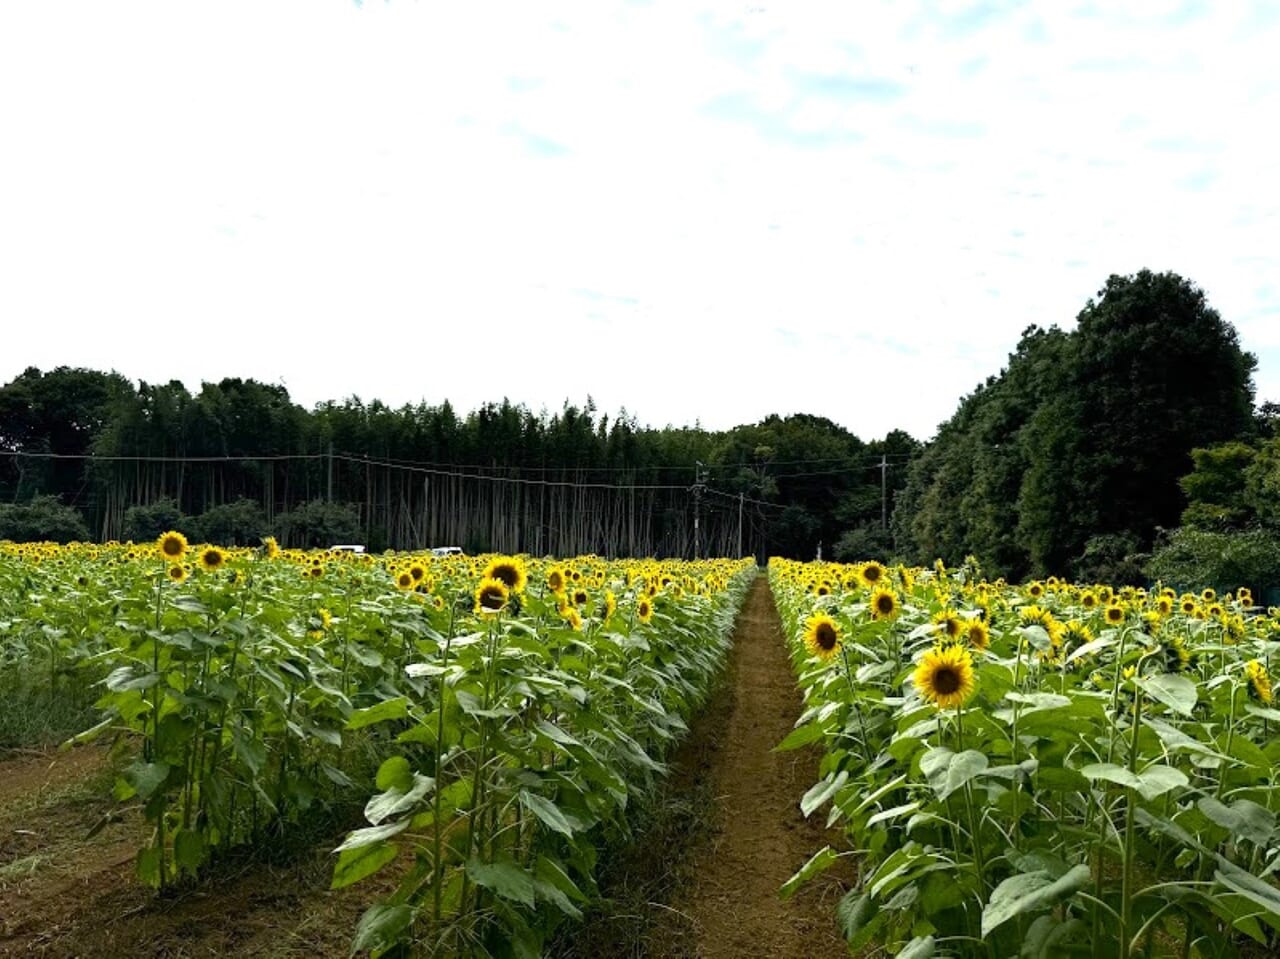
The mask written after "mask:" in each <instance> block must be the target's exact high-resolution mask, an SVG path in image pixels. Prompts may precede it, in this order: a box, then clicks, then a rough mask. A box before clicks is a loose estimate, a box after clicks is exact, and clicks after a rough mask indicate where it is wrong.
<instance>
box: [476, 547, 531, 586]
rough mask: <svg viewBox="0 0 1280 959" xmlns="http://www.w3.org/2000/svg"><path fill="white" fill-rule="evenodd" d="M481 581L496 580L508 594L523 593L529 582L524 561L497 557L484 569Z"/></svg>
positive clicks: (517, 558) (511, 557) (510, 557)
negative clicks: (505, 588)
mask: <svg viewBox="0 0 1280 959" xmlns="http://www.w3.org/2000/svg"><path fill="white" fill-rule="evenodd" d="M482 578H483V579H496V580H498V581H500V582H501V583H502V585H503V586H505V587H507V592H508V593H523V592H524V588H525V585H526V584H527V583H528V582H529V574H528V573H527V572H526V571H525V568H524V560H522V559H520V558H519V557H518V556H499V557H497V558H495V559H493V560H491V561H490V562H489V565H488V566H486V567H485V570H484V576H483V577H482Z"/></svg>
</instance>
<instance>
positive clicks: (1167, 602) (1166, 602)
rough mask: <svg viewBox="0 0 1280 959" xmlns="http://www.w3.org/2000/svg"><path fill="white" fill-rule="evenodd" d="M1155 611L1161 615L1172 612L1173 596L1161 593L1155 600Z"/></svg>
mask: <svg viewBox="0 0 1280 959" xmlns="http://www.w3.org/2000/svg"><path fill="white" fill-rule="evenodd" d="M1156 612H1157V613H1159V614H1160V615H1161V616H1168V615H1170V614H1171V613H1172V612H1173V598H1172V597H1170V596H1164V595H1161V596H1160V598H1159V599H1157V600H1156Z"/></svg>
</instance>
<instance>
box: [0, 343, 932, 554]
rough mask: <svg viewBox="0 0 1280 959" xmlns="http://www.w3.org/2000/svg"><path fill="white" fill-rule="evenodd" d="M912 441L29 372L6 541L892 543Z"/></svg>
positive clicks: (3, 468)
mask: <svg viewBox="0 0 1280 959" xmlns="http://www.w3.org/2000/svg"><path fill="white" fill-rule="evenodd" d="M918 448H919V444H918V443H916V441H915V440H913V439H912V438H911V437H910V436H908V435H907V434H906V433H903V432H900V431H899V432H894V433H891V434H890V435H889V436H887V437H886V438H884V439H883V440H878V441H871V442H864V441H862V440H860V439H859V438H858V437H856V436H854V435H853V434H852V433H850V432H849V431H848V430H846V429H844V428H843V427H840V426H838V425H837V424H835V423H833V422H831V421H830V420H826V419H823V418H821V417H815V416H808V415H794V416H786V417H783V416H770V417H768V418H766V419H765V420H763V421H761V422H760V423H756V424H751V425H744V426H739V427H735V428H733V429H730V430H726V431H710V430H704V429H701V428H698V427H696V426H695V427H673V426H667V427H663V428H652V427H645V426H641V425H640V424H639V423H638V422H637V421H636V419H635V418H634V417H633V416H630V415H628V414H627V413H626V412H625V410H624V411H623V412H621V413H620V414H619V415H617V416H614V417H610V416H608V415H607V414H600V413H599V412H598V410H597V409H596V408H595V406H594V404H593V403H591V402H590V401H589V400H588V402H587V403H586V404H584V405H582V406H577V405H573V404H570V403H566V404H565V405H564V406H563V408H562V409H560V410H558V411H555V412H554V413H548V412H545V411H541V412H536V413H535V412H534V411H532V410H530V409H528V408H527V407H525V406H522V405H519V404H514V403H512V402H510V401H509V400H505V399H504V400H503V401H501V402H499V403H492V404H486V405H484V406H482V407H481V408H480V409H478V410H474V411H472V412H469V413H466V414H464V415H460V414H458V413H457V412H456V411H455V410H454V408H453V407H452V405H451V404H450V403H448V402H447V401H446V402H444V403H441V404H439V405H430V404H425V403H423V404H419V405H416V406H404V407H401V408H399V409H393V408H390V407H388V406H386V405H385V404H383V403H381V402H378V401H376V400H375V401H372V402H368V403H366V402H364V401H362V400H360V399H358V398H349V399H347V400H344V401H341V402H336V401H333V402H325V403H321V404H319V405H318V406H316V407H315V408H314V409H311V410H306V409H304V408H302V407H301V406H299V405H298V404H297V403H294V402H293V401H292V400H291V399H290V397H289V394H288V391H287V390H286V389H285V388H284V387H282V386H276V385H270V384H264V383H260V382H256V381H254V380H242V379H224V380H221V381H220V382H217V383H205V384H203V385H202V387H201V389H200V390H199V391H198V392H195V393H193V392H191V391H189V390H188V389H187V388H186V387H185V386H184V385H183V384H182V383H179V382H170V383H167V384H159V385H156V384H148V383H145V382H144V383H140V384H138V385H137V386H136V387H135V386H134V385H133V383H132V382H131V381H129V380H128V379H126V378H125V377H123V376H122V375H120V374H118V373H114V372H111V373H104V372H99V371H94V370H84V369H67V368H59V369H55V370H51V371H48V372H41V371H40V370H38V369H28V370H26V371H25V372H24V373H22V374H21V375H20V376H18V377H16V378H15V379H14V380H12V381H11V382H9V383H8V384H6V385H5V386H4V387H2V388H0V502H3V503H6V504H8V505H7V506H4V507H0V537H6V536H7V537H9V538H13V539H18V538H44V537H43V536H40V535H38V534H40V533H41V531H42V530H43V531H47V532H46V535H48V536H51V537H52V538H62V539H70V538H97V539H103V540H106V539H124V538H132V539H135V540H140V539H145V538H148V537H149V536H150V535H153V533H154V531H156V530H157V529H163V528H168V526H169V525H181V526H185V529H184V531H186V529H189V530H192V531H193V532H194V533H195V534H196V535H198V536H200V538H208V539H210V540H215V541H219V542H228V543H243V542H246V541H255V540H256V539H257V538H258V537H260V536H261V535H264V534H266V533H271V534H273V535H276V536H278V537H280V539H281V541H282V542H284V543H285V544H286V545H298V546H328V545H333V544H334V543H337V542H359V543H362V544H365V545H367V546H369V547H370V548H372V549H376V550H381V549H384V548H423V547H426V546H433V545H459V546H462V547H464V548H465V549H467V550H468V551H473V552H479V551H483V550H491V549H492V550H503V551H524V552H529V553H534V554H538V555H543V554H555V555H574V554H578V553H587V552H593V553H599V554H601V555H670V556H691V555H694V554H699V555H732V554H736V553H739V552H741V553H742V554H743V555H756V556H758V557H760V558H761V559H763V558H764V557H766V556H768V555H770V554H772V553H779V554H782V555H812V554H813V553H814V552H815V551H816V549H817V548H818V545H819V544H821V543H825V544H827V549H828V554H830V550H831V549H832V548H833V544H834V543H835V542H836V540H838V539H839V538H840V536H841V534H843V533H846V532H848V531H850V530H855V529H863V528H866V529H875V530H877V531H879V535H880V539H881V542H882V543H883V542H887V535H886V534H885V533H884V532H883V531H882V530H881V527H882V526H884V525H885V523H884V519H885V517H886V516H887V511H886V509H885V507H886V504H887V503H888V502H889V501H890V499H891V497H892V495H893V494H894V493H895V492H896V490H897V489H898V488H899V487H900V486H901V485H902V483H903V482H905V476H906V474H905V470H904V467H905V464H906V463H907V462H908V461H909V460H910V458H911V457H912V456H913V455H914V454H915V453H916V452H917V450H918ZM6 454H7V455H6ZM882 459H883V460H884V461H885V462H892V463H893V464H894V466H895V468H894V469H893V470H892V471H888V476H887V477H886V476H883V475H882V473H881V471H878V470H877V469H876V468H875V464H876V463H879V462H881V460H882ZM886 480H887V481H886ZM882 481H883V482H882Z"/></svg>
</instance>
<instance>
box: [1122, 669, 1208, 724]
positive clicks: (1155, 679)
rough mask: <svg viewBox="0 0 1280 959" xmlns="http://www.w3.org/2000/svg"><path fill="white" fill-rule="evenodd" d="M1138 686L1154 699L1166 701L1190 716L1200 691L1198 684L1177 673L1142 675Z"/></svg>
mask: <svg viewBox="0 0 1280 959" xmlns="http://www.w3.org/2000/svg"><path fill="white" fill-rule="evenodd" d="M1137 683H1138V688H1140V689H1141V690H1142V691H1143V692H1144V693H1146V694H1147V695H1148V696H1150V697H1151V698H1152V699H1155V700H1158V701H1159V702H1161V703H1164V704H1165V705H1166V706H1168V707H1169V708H1170V709H1172V710H1173V711H1174V712H1176V713H1181V714H1182V715H1183V716H1190V715H1191V711H1192V710H1193V709H1195V706H1196V699H1197V698H1198V695H1199V693H1198V691H1197V689H1196V684H1195V683H1193V682H1192V681H1191V680H1190V679H1188V678H1187V677H1186V676H1181V675H1179V674H1177V673H1160V674H1159V675H1156V676H1142V677H1139V678H1138V680H1137Z"/></svg>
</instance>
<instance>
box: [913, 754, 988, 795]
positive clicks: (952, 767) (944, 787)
mask: <svg viewBox="0 0 1280 959" xmlns="http://www.w3.org/2000/svg"><path fill="white" fill-rule="evenodd" d="M990 762H991V761H990V760H989V759H987V757H986V755H984V754H983V753H980V752H978V751H977V750H976V749H966V750H965V751H964V752H962V753H953V752H952V751H951V750H950V749H948V748H947V747H945V746H935V747H934V748H933V749H930V750H929V751H928V752H927V753H925V754H924V755H923V756H922V757H920V771H921V772H923V773H924V775H925V778H926V779H928V780H929V785H930V786H932V787H933V790H934V792H935V793H937V795H938V798H939V799H946V798H947V797H948V796H950V795H951V794H952V793H953V792H955V791H956V790H957V789H959V788H960V787H962V786H963V785H964V784H965V783H967V782H969V781H970V780H971V779H973V778H974V777H975V776H977V775H979V774H980V773H981V772H982V771H983V770H985V769H986V768H987V766H988V765H989V764H990Z"/></svg>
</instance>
